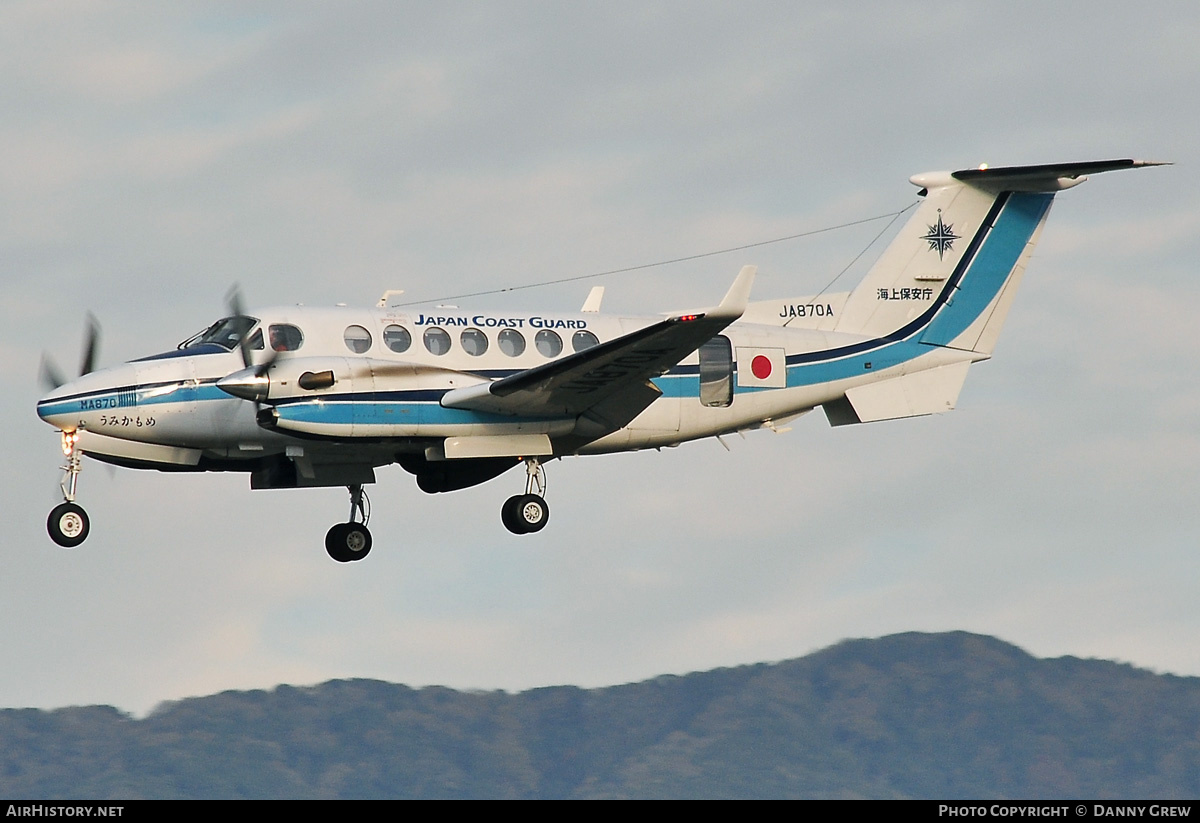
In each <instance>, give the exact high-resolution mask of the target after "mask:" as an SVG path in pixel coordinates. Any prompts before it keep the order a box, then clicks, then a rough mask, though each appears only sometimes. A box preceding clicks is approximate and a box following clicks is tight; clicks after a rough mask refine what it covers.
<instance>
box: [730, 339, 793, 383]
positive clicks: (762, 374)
mask: <svg viewBox="0 0 1200 823" xmlns="http://www.w3.org/2000/svg"><path fill="white" fill-rule="evenodd" d="M737 361H738V365H737V382H738V385H739V386H763V387H766V388H772V389H781V388H783V387H784V386H786V385H787V357H786V355H785V354H784V350H783V349H757V348H749V347H742V346H739V347H738V350H737Z"/></svg>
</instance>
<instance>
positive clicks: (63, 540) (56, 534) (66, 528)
mask: <svg viewBox="0 0 1200 823" xmlns="http://www.w3.org/2000/svg"><path fill="white" fill-rule="evenodd" d="M78 443H79V432H66V431H64V432H63V433H62V450H63V454H64V455H66V458H67V464H66V465H65V466H63V467H62V470H63V471H64V472H66V476H65V477H64V478H63V481H62V483H60V484H59V488H61V489H62V493H63V502H62V503H59V504H58V505H57V506H55V507H54V508H53V509H51V510H50V516H49V517H48V518H46V531H47V532H48V533H49V534H50V539H51V540H53V541H54V542H55V543H57V544H58V545H60V546H62V547H63V548H65V549H73V548H75V547H76V546H78V545H79V544H80V543H82V542H83V541H84V540H87V536H88V533H89V532H90V531H91V529H92V523H91V521H90V520H89V519H88V516H87V512H85V511H84V510H83V507H82V506H80V505H78V504H76V502H75V486H76V484H77V483H78V482H79V472H80V470H81V469H82V468H83V452H82V451H80V449H79V448H78V446H77V444H78Z"/></svg>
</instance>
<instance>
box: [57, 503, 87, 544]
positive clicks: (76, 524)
mask: <svg viewBox="0 0 1200 823" xmlns="http://www.w3.org/2000/svg"><path fill="white" fill-rule="evenodd" d="M91 530H92V524H91V521H90V520H88V516H87V512H85V511H84V510H83V507H82V506H76V505H75V504H74V503H60V504H59V505H57V506H55V507H54V508H53V509H51V510H50V516H49V517H48V518H46V531H47V532H49V533H50V539H51V540H53V541H54V542H55V543H57V544H58V545H60V546H62V547H63V548H65V549H73V548H75V547H76V546H78V545H79V544H80V543H82V542H83V541H84V540H87V536H88V532H90V531H91Z"/></svg>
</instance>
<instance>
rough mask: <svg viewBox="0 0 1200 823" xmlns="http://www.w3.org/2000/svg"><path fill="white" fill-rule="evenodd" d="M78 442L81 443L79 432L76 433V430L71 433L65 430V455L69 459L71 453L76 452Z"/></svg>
mask: <svg viewBox="0 0 1200 823" xmlns="http://www.w3.org/2000/svg"><path fill="white" fill-rule="evenodd" d="M78 442H79V432H77V431H75V430H74V429H71V430H70V431H67V430H66V429H63V433H62V450H63V454H65V455H66V456H67V457H70V456H71V453H72V452H73V451H75V444H76V443H78Z"/></svg>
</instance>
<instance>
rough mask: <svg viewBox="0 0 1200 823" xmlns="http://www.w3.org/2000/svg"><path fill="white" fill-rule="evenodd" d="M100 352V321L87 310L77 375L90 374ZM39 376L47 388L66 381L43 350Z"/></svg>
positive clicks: (55, 364)
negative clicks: (85, 327)
mask: <svg viewBox="0 0 1200 823" xmlns="http://www.w3.org/2000/svg"><path fill="white" fill-rule="evenodd" d="M99 352H100V323H99V322H98V321H97V320H96V317H95V315H93V314H92V313H91V312H88V315H87V329H86V331H85V332H84V337H83V356H82V357H81V358H80V361H79V376H80V377H83V376H84V375H85V374H90V373H91V372H93V371H95V370H96V357H97V355H98V354H99ZM39 373H40V377H41V381H42V385H43V386H45V387H46V388H47V389H49V390H53V389H57V388H58V387H59V386H61V385H63V384H64V383H66V382H67V378H66V377H64V376H63V372H62V369H60V368H59V367H58V364H57V363H55V362H54V361H53V360H52V359H51V358H50V355H48V354H46V353H44V352H43V354H42V364H41V369H40V372H39Z"/></svg>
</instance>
